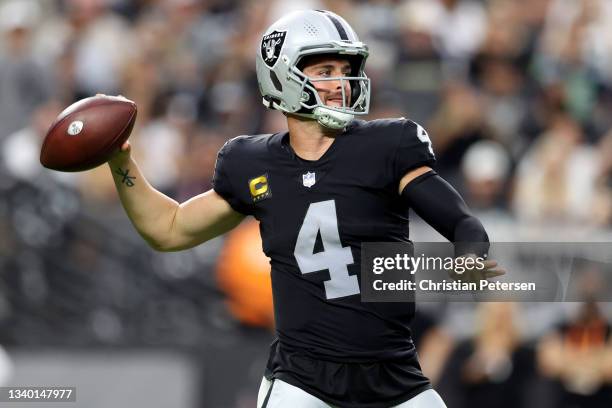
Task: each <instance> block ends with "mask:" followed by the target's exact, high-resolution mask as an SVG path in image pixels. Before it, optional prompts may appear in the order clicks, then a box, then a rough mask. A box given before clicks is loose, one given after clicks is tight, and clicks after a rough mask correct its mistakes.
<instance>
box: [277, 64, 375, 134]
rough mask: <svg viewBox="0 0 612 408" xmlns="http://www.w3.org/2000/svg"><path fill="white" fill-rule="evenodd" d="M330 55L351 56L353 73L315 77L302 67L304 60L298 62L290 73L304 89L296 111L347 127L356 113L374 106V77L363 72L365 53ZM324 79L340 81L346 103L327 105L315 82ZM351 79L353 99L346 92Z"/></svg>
mask: <svg viewBox="0 0 612 408" xmlns="http://www.w3.org/2000/svg"><path fill="white" fill-rule="evenodd" d="M315 55H321V54H315ZM322 55H325V54H322ZM330 55H334V56H336V55H337V56H339V57H347V58H348V59H349V60H350V62H351V66H352V69H351V75H350V76H339V77H325V78H316V79H311V78H309V77H307V76H306V74H304V72H303V71H302V69H300V68H302V67H301V65H302V64H300V63H299V62H298V64H296V65H294V66H292V67H291V69H290V71H289V75H288V79H289V80H291V81H295V82H297V83H298V85H299V87H300V89H301V91H300V94H301V98H300V106H301V109H300V110H298V111H297V112H293V113H294V114H295V115H298V116H302V117H307V118H312V119H316V120H317V121H318V122H319V123H320V124H321V125H323V126H325V127H328V128H332V129H343V128H344V127H345V126H346V125H347V124H348V122H350V121H351V120H352V119H353V117H354V116H355V115H366V114H367V113H368V111H369V106H370V78H368V77H367V76H366V75H365V73H364V72H363V65H364V63H365V57H364V56H359V57H361V58H355V57H357V56H345V55H342V54H330ZM309 56H310V55H309ZM350 57H353V58H350ZM356 61H357V62H356ZM324 81H338V82H340V89H341V92H342V106H330V105H326V104H325V102H323V101H322V100H321V97H320V95H319V92H318V91H317V89H316V87H315V85H314V83H315V82H324ZM347 82H348V85H349V88H350V89H351V99H350V101H349V100H348V98H347V95H346V83H347ZM347 101H348V102H347Z"/></svg>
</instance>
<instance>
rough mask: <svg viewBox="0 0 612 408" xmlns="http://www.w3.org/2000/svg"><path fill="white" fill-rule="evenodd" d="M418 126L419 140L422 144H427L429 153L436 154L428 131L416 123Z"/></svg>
mask: <svg viewBox="0 0 612 408" xmlns="http://www.w3.org/2000/svg"><path fill="white" fill-rule="evenodd" d="M416 125H417V137H418V138H419V140H420V141H421V142H423V143H427V149H428V150H429V153H431V154H434V152H433V148H432V147H431V139H429V135H428V134H427V131H426V130H425V129H423V127H422V126H421V125H419V124H418V123H416Z"/></svg>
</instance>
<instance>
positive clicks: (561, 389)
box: [538, 301, 612, 408]
mask: <svg viewBox="0 0 612 408" xmlns="http://www.w3.org/2000/svg"><path fill="white" fill-rule="evenodd" d="M538 366H539V370H540V372H541V374H542V375H544V376H545V377H547V378H550V379H552V380H553V381H554V382H555V386H554V392H551V396H550V405H549V406H550V407H555V408H566V407H567V408H570V407H571V408H583V407H584V408H587V407H588V408H604V407H606V408H607V407H609V406H610V401H611V400H612V337H611V335H610V323H609V322H608V321H607V320H606V318H605V316H604V315H603V314H602V313H601V310H600V308H599V306H598V305H597V304H596V303H595V302H593V301H587V302H585V303H584V304H582V306H581V307H580V309H579V311H578V313H577V315H576V316H575V317H574V318H573V319H571V320H569V321H566V322H563V323H562V324H561V325H560V326H559V328H558V330H556V331H555V332H553V333H551V334H549V335H548V336H545V337H544V338H543V339H542V340H540V342H539V345H538Z"/></svg>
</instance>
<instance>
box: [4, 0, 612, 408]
mask: <svg viewBox="0 0 612 408" xmlns="http://www.w3.org/2000/svg"><path fill="white" fill-rule="evenodd" d="M306 8H312V9H328V10H332V11H334V12H336V13H338V14H340V15H342V16H343V17H344V18H345V19H346V20H347V21H348V22H349V23H350V24H351V25H352V26H353V28H354V29H355V30H356V31H357V33H358V34H359V35H360V37H361V39H362V40H363V41H365V42H366V43H367V44H368V45H369V46H370V51H371V54H370V57H369V59H368V63H367V69H366V72H367V74H368V75H369V76H370V77H371V79H372V89H373V94H372V104H371V106H372V109H371V113H370V115H369V117H370V118H379V117H397V116H405V117H408V118H411V119H413V120H415V121H417V122H419V123H420V124H421V125H423V126H424V127H425V128H426V129H427V130H428V132H429V135H430V137H431V140H432V142H433V147H434V150H435V152H436V155H437V158H438V164H437V169H436V170H437V171H438V172H439V173H440V174H441V175H442V176H444V177H445V178H446V179H447V180H449V181H450V182H451V183H452V184H453V185H454V186H455V187H456V188H457V189H458V190H459V191H460V192H461V193H462V194H463V196H464V197H465V199H466V201H467V202H468V204H469V205H470V207H471V208H472V209H473V210H474V212H475V213H476V214H477V215H478V216H479V217H480V218H481V219H482V220H483V223H484V224H485V226H486V227H487V229H488V231H489V236H490V237H491V239H492V241H567V242H588V241H605V242H612V1H609V0H369V1H366V0H361V1H360V0H352V1H351V0H333V1H331V0H328V1H324V0H294V1H281V0H278V1H277V0H257V1H255V0H253V1H248V0H0V344H1V345H3V346H4V347H5V348H6V350H7V352H3V351H2V348H0V385H2V384H15V385H28V384H32V385H34V384H35V383H37V382H38V383H41V384H40V385H49V384H48V382H51V383H53V384H57V385H75V384H76V385H77V386H78V387H79V389H80V390H81V392H80V394H77V395H79V397H78V400H79V401H80V403H77V404H84V405H83V406H87V407H88V408H96V407H108V406H145V405H146V406H148V407H157V406H159V407H166V406H175V407H189V408H194V407H212V408H218V407H221V408H223V407H228V408H234V407H254V406H255V398H256V393H257V387H258V384H259V380H260V378H261V375H262V374H263V367H264V364H265V360H266V357H267V344H268V343H269V342H270V341H271V339H272V330H271V327H272V326H273V319H272V313H271V300H270V289H269V276H268V269H267V268H268V264H267V260H266V259H265V257H263V255H262V254H261V251H260V247H261V244H260V241H259V238H258V233H257V225H256V224H254V222H244V223H243V225H242V226H241V227H240V228H239V229H238V230H236V231H235V232H234V233H233V234H231V235H229V236H228V237H224V238H221V239H217V240H214V241H212V242H209V243H207V244H205V245H202V246H201V247H198V248H196V249H194V250H191V251H185V252H182V253H176V254H165V253H164V254H162V253H155V252H153V251H152V250H151V249H149V248H148V247H147V246H146V244H145V243H144V241H143V240H141V239H140V238H139V237H138V236H137V234H136V233H135V231H134V230H133V228H132V227H131V225H130V223H129V220H128V219H127V218H126V216H125V215H124V213H123V210H122V209H121V207H120V204H119V202H118V199H117V196H116V193H115V191H114V187H113V183H112V179H111V177H110V174H109V171H108V169H107V168H106V166H102V167H101V168H99V169H96V170H93V171H89V172H85V173H78V174H60V173H55V172H51V171H47V170H45V169H43V168H42V167H41V166H40V164H39V161H38V156H39V152H40V145H41V141H42V138H43V137H44V134H45V131H46V129H47V128H48V126H49V124H50V123H51V122H52V121H53V119H54V118H55V116H56V115H57V114H58V113H59V112H60V111H61V110H62V109H63V108H64V107H66V106H68V105H69V104H71V103H72V102H74V101H76V100H79V99H81V98H84V97H87V96H92V95H94V94H96V93H106V94H122V95H124V96H126V97H128V98H130V99H132V100H134V101H135V102H136V103H137V104H138V108H139V112H138V121H137V124H136V127H135V129H134V132H133V136H132V137H131V139H130V140H131V143H132V146H133V152H134V155H135V157H136V158H137V161H138V162H139V164H140V165H141V167H142V170H143V172H144V174H145V175H146V176H147V178H148V179H149V181H150V182H151V183H152V184H153V185H154V186H155V187H157V188H158V189H160V190H161V191H163V192H164V193H166V194H168V195H170V196H171V197H173V198H175V199H177V200H179V201H182V200H184V199H187V198H189V197H191V196H193V195H196V194H198V193H200V192H203V191H205V190H207V189H209V188H210V187H211V177H212V171H213V167H214V161H215V158H216V153H217V151H218V149H219V148H220V147H221V146H222V144H223V143H224V142H225V141H226V140H227V139H229V138H231V137H234V136H237V135H240V134H255V133H274V132H278V131H282V130H284V129H285V126H286V123H285V121H284V117H283V116H282V115H281V114H279V113H278V112H270V111H266V110H265V109H264V107H263V106H262V104H261V97H260V95H259V91H258V88H257V81H256V75H255V63H254V62H255V59H254V56H255V52H257V50H258V49H259V38H260V37H259V36H260V34H261V33H262V32H263V30H264V29H265V28H266V27H267V26H268V25H269V24H270V23H271V22H272V21H274V20H276V19H277V18H279V17H280V16H282V15H283V14H285V13H287V12H289V11H292V10H294V9H306ZM411 237H412V239H413V240H416V241H428V240H429V241H431V240H440V239H441V238H440V236H438V235H437V234H436V233H435V232H434V231H433V230H431V228H429V227H428V226H426V225H423V224H422V223H421V222H419V220H418V219H416V218H415V219H414V221H413V222H412V225H411ZM419 311H420V313H419V315H418V317H417V320H416V322H415V326H414V332H415V333H414V334H415V341H416V342H417V344H418V347H419V348H420V356H421V361H422V364H423V369H424V371H425V373H426V374H427V375H429V376H430V377H431V379H432V381H433V382H434V384H435V385H436V387H437V389H438V390H439V392H440V393H441V394H442V396H443V397H444V399H445V400H446V401H447V405H448V406H449V407H453V408H455V407H489V406H495V407H545V408H546V407H550V408H552V407H568V408H569V407H610V406H612V338H611V335H610V334H611V333H610V327H611V322H612V316H611V314H610V305H609V304H604V303H597V302H594V301H591V300H589V299H585V302H584V303H572V304H568V303H560V302H559V303H539V304H533V303H532V304H524V303H523V304H510V303H491V304H435V303H426V304H423V305H419ZM45 382H47V384H45ZM100 389H102V390H112V392H108V393H104V392H102V391H100ZM110 394H112V395H110ZM113 398H115V399H113ZM71 406H72V405H71ZM79 406H80V405H79Z"/></svg>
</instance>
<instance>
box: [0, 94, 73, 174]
mask: <svg viewBox="0 0 612 408" xmlns="http://www.w3.org/2000/svg"><path fill="white" fill-rule="evenodd" d="M61 110H62V106H61V104H60V103H59V102H58V101H57V100H54V99H50V100H49V101H48V102H47V103H45V104H44V105H42V106H40V107H38V108H37V109H36V110H35V111H34V112H33V113H32V116H31V119H30V123H29V124H28V126H26V127H24V128H23V129H20V130H18V131H17V132H14V133H12V134H10V135H9V136H8V137H7V138H6V139H4V140H0V163H3V165H4V167H5V168H6V170H8V174H10V175H11V176H12V177H13V178H15V179H17V180H21V181H26V182H29V183H39V182H41V180H47V176H48V177H52V178H53V179H56V180H59V181H63V182H65V183H68V184H74V183H75V182H76V180H77V178H78V175H76V174H70V173H60V172H47V171H44V169H43V167H42V166H41V165H40V149H41V147H42V142H43V138H44V137H45V135H46V133H47V129H48V128H49V124H50V123H52V122H53V120H54V119H55V117H56V116H57V115H58V114H59V113H60V111H61ZM41 176H42V177H41ZM42 182H43V183H44V182H45V181H42Z"/></svg>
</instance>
